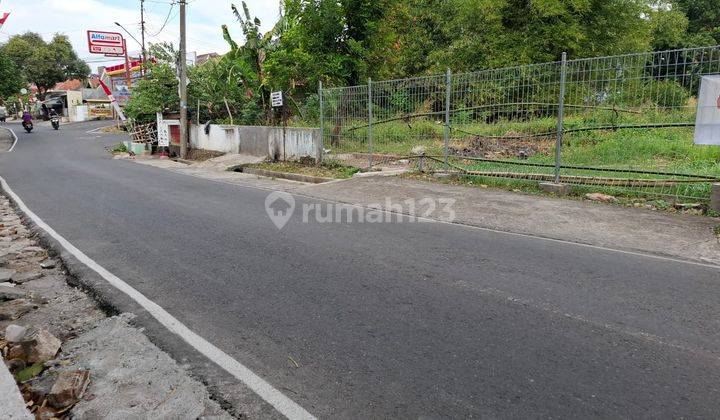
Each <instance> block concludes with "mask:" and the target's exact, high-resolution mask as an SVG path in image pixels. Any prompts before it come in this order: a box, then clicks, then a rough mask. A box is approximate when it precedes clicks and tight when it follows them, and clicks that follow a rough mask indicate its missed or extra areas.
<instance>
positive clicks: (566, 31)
mask: <svg viewBox="0 0 720 420" xmlns="http://www.w3.org/2000/svg"><path fill="white" fill-rule="evenodd" d="M719 1H720V0H677V1H675V0H671V1H666V2H662V3H656V2H648V1H646V0H587V1H573V2H562V1H525V0H442V1H441V0H339V1H330V0H319V1H318V0H282V1H281V5H282V8H283V16H282V19H280V21H279V22H277V24H276V25H275V26H274V27H273V28H272V29H271V30H269V31H268V32H266V33H262V32H261V30H260V27H261V22H260V20H258V19H257V18H254V17H253V16H252V12H251V11H250V10H249V9H248V8H247V7H246V5H245V4H244V3H242V4H241V5H240V6H241V7H236V6H235V5H233V6H232V7H231V9H230V10H227V13H228V15H231V16H234V17H235V19H236V20H237V24H238V25H239V27H240V29H241V31H242V33H243V37H244V39H245V42H244V44H241V43H239V42H237V41H236V40H234V39H232V37H231V36H230V32H229V28H228V27H227V26H223V27H222V28H218V36H223V37H224V39H225V40H226V41H227V43H228V45H229V46H230V52H229V53H227V54H226V55H225V56H223V57H221V58H219V59H216V60H211V61H209V62H207V63H205V64H203V65H200V66H196V67H194V68H191V69H190V72H189V79H190V80H191V83H190V85H189V91H190V92H189V105H190V108H191V112H194V113H198V112H199V113H200V119H201V120H203V121H207V120H214V121H217V122H231V121H232V122H235V123H242V124H276V123H278V121H280V119H281V118H283V117H290V118H291V120H292V123H293V124H300V125H305V124H308V123H313V124H317V119H318V96H317V89H318V84H319V82H321V81H322V82H323V83H324V84H325V86H348V85H360V84H365V83H366V81H367V79H368V78H369V77H371V78H373V79H375V80H382V79H390V78H393V79H394V78H404V77H414V76H421V75H427V74H437V73H441V72H443V71H444V70H445V69H446V68H451V69H452V70H453V71H454V72H456V73H457V72H463V71H474V70H480V69H487V68H498V67H503V66H511V65H517V64H523V63H536V62H545V61H552V60H557V59H558V58H559V57H560V54H561V52H563V51H566V52H568V54H569V57H570V58H581V57H594V56H601V55H611V54H621V53H627V52H638V51H650V50H652V49H656V50H657V49H669V48H678V47H687V46H697V45H708V44H712V43H714V42H716V41H715V38H713V36H715V35H714V34H716V30H717V28H716V25H717V19H716V14H717V12H716V11H715V10H716V9H717V8H715V9H713V8H712V7H709V8H707V7H708V6H717V3H718V2H719ZM718 42H720V41H718ZM150 50H151V53H153V54H154V55H155V56H156V57H158V59H159V60H160V61H161V62H163V63H164V64H163V65H164V66H166V67H167V68H165V69H161V70H157V69H155V70H153V71H159V72H161V73H163V75H162V76H161V77H153V79H152V80H153V83H155V84H156V85H157V88H156V89H151V88H149V87H146V88H145V89H140V90H139V91H138V92H136V94H135V95H134V97H133V100H132V102H135V101H137V102H139V104H137V105H135V104H132V106H131V107H130V112H129V114H130V115H131V116H132V117H134V118H137V119H141V120H142V119H151V118H152V117H153V116H154V112H157V111H162V110H164V109H165V108H169V109H170V110H171V111H173V110H176V107H177V105H174V104H175V103H177V102H178V99H177V89H176V82H173V81H172V80H169V79H167V78H166V77H165V73H167V72H168V69H170V72H171V73H172V67H173V66H174V65H175V62H176V57H177V48H176V47H174V46H173V45H171V44H155V45H153V46H152V47H151V48H150ZM517 85H518V86H519V85H520V84H517ZM678 88H680V89H681V87H679V86H677V85H672V84H666V83H664V82H662V81H660V82H658V84H657V86H653V87H651V89H655V90H656V91H657V95H658V97H662V98H670V99H669V100H671V101H680V102H683V101H686V100H687V97H688V94H687V93H686V92H684V91H681V90H679V89H678ZM279 90H280V91H283V92H284V93H285V96H286V98H287V101H288V107H287V109H285V110H284V111H283V113H284V114H282V115H281V113H280V111H278V110H273V109H272V108H271V107H270V105H269V102H270V101H269V95H270V92H272V91H279ZM660 91H663V92H668V93H670V94H669V95H665V94H660ZM144 96H148V98H145V97H144ZM169 99H172V100H169ZM392 100H393V101H398V100H402V98H392ZM198 101H199V102H200V106H199V109H197V108H198V106H197V104H198ZM671 105H672V103H670V102H668V103H664V104H662V106H671ZM394 106H395V107H396V108H397V109H401V106H400V105H397V104H395V105H394Z"/></svg>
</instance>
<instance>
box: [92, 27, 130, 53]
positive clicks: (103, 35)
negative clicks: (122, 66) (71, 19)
mask: <svg viewBox="0 0 720 420" xmlns="http://www.w3.org/2000/svg"><path fill="white" fill-rule="evenodd" d="M87 36H88V49H89V50H90V52H91V53H92V54H113V55H122V54H125V40H124V39H123V37H122V35H120V34H119V33H117V32H103V31H87Z"/></svg>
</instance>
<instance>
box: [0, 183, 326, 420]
mask: <svg viewBox="0 0 720 420" xmlns="http://www.w3.org/2000/svg"><path fill="white" fill-rule="evenodd" d="M0 185H1V186H2V188H3V190H5V192H6V193H7V194H8V195H10V197H11V198H12V199H13V200H14V201H15V203H16V204H17V205H18V207H19V208H20V210H22V211H23V212H24V213H25V215H27V216H28V217H30V219H32V220H33V222H35V224H37V225H38V226H39V227H40V228H41V229H43V230H44V231H45V232H47V233H48V235H50V236H52V237H53V238H54V239H55V240H56V241H58V242H59V243H60V245H61V246H62V247H63V248H64V249H65V250H66V251H67V252H69V253H70V254H72V255H73V256H74V257H75V258H77V259H78V260H79V261H80V262H82V263H83V264H85V265H86V266H88V267H89V268H90V269H92V270H93V271H95V272H96V273H97V274H99V275H100V276H101V277H102V278H103V279H105V280H106V281H107V282H108V283H110V284H111V285H112V286H114V287H115V288H116V289H118V290H120V291H121V292H123V293H125V294H126V295H128V296H129V297H130V298H131V299H133V300H134V301H135V302H136V303H138V304H139V305H140V306H141V307H143V308H144V309H145V310H147V311H148V312H149V313H150V315H152V316H153V317H154V318H155V319H156V320H158V322H160V323H161V324H162V325H163V326H165V328H167V329H168V330H169V331H170V332H172V333H174V334H176V335H178V336H179V337H180V338H182V339H183V340H185V342H186V343H188V344H189V345H191V346H192V347H193V348H194V349H195V350H197V351H198V352H200V353H202V354H203V355H204V356H205V357H207V358H208V359H210V360H212V361H213V362H214V363H216V364H217V365H218V366H220V367H221V368H223V369H224V370H225V371H227V372H228V373H229V374H231V375H233V376H234V377H235V378H236V379H238V380H239V381H241V382H242V383H244V384H245V385H247V387H248V388H250V389H251V390H252V391H253V392H255V393H256V394H257V395H258V396H260V398H262V399H263V400H265V401H266V402H267V403H268V404H270V405H272V406H273V407H274V408H275V409H276V410H277V411H278V412H280V413H281V414H282V415H284V416H285V417H287V418H288V419H293V420H294V419H313V420H314V419H315V416H313V415H312V414H310V413H309V412H307V411H306V410H305V409H304V408H302V407H301V406H300V405H298V404H297V403H295V402H294V401H292V400H291V399H290V398H288V397H287V396H285V395H284V394H283V393H281V392H280V391H278V390H277V389H275V388H274V387H273V386H272V385H270V384H269V383H268V382H266V381H265V380H264V379H262V378H261V377H259V376H258V375H256V374H255V373H254V372H252V371H251V370H250V369H248V368H247V367H246V366H245V365H243V364H242V363H240V362H238V361H237V360H235V359H233V358H232V357H230V356H229V355H228V354H227V353H225V352H224V351H222V350H220V349H219V348H217V347H215V346H214V345H213V344H212V343H210V342H208V341H207V340H205V339H204V338H202V337H200V336H199V335H197V334H196V333H194V332H193V331H192V330H190V329H189V328H188V327H186V326H185V325H184V324H182V323H181V322H180V321H179V320H177V319H176V318H175V317H173V316H172V315H170V313H168V312H167V311H166V310H165V309H163V308H162V307H161V306H160V305H158V304H157V303H155V302H153V301H151V300H150V299H148V298H147V297H145V295H143V294H142V293H140V292H139V291H137V290H136V289H134V288H133V287H132V286H130V285H129V284H127V283H125V282H124V281H123V280H121V279H120V278H119V277H117V276H115V275H114V274H113V273H111V272H109V271H108V270H106V269H105V268H104V267H102V266H101V265H100V264H98V263H96V262H95V261H94V260H92V259H91V258H90V257H88V256H87V255H85V254H84V253H83V252H82V251H80V250H79V249H77V248H76V247H75V246H74V245H73V244H71V243H70V242H69V241H68V240H67V239H65V238H64V237H62V236H61V235H60V234H59V233H57V232H56V231H55V230H54V229H53V228H52V227H50V226H49V225H48V224H47V223H45V222H44V221H43V220H42V219H41V218H40V217H38V215H36V214H35V213H33V212H32V211H31V210H30V209H29V208H28V207H27V206H26V205H25V203H24V202H23V201H22V200H21V199H20V197H18V195H17V194H15V192H14V191H13V190H12V189H11V188H10V186H9V185H8V184H7V182H6V181H5V179H4V178H2V177H0Z"/></svg>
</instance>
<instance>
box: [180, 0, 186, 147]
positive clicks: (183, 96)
mask: <svg viewBox="0 0 720 420" xmlns="http://www.w3.org/2000/svg"><path fill="white" fill-rule="evenodd" d="M179 3H180V63H178V73H179V74H180V157H181V158H182V159H185V158H187V149H188V118H187V85H186V83H185V82H186V81H187V68H186V67H187V57H186V55H187V51H186V50H187V47H186V45H185V0H180V1H179Z"/></svg>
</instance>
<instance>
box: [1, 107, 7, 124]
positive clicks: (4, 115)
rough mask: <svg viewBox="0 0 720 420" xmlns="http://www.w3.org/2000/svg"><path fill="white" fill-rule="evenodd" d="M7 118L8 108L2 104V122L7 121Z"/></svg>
mask: <svg viewBox="0 0 720 420" xmlns="http://www.w3.org/2000/svg"><path fill="white" fill-rule="evenodd" d="M6 118H7V108H5V107H4V106H0V122H5V119H6Z"/></svg>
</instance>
